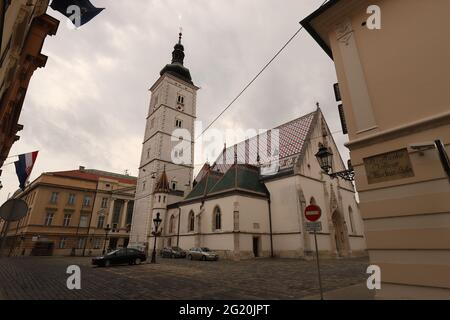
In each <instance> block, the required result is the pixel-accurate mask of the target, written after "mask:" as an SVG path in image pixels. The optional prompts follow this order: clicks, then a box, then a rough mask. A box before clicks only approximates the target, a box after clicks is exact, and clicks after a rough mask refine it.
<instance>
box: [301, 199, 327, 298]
mask: <svg viewBox="0 0 450 320" xmlns="http://www.w3.org/2000/svg"><path fill="white" fill-rule="evenodd" d="M321 215H322V210H321V209H320V207H319V206H316V205H314V204H312V205H309V206H307V207H306V208H305V218H306V219H307V220H308V221H310V222H307V224H308V223H309V224H310V228H311V229H312V231H313V232H314V244H315V246H316V261H317V274H318V276H319V288H320V300H323V289H322V277H321V275H320V262H319V248H318V245H317V230H319V231H320V230H322V225H321V223H320V221H318V220H319V219H320V217H321ZM307 228H308V226H307ZM311 229H310V230H311Z"/></svg>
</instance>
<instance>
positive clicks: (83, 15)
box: [50, 0, 105, 27]
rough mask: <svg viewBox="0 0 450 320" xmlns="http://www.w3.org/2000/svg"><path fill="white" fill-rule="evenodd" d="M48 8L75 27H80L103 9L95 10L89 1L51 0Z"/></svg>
mask: <svg viewBox="0 0 450 320" xmlns="http://www.w3.org/2000/svg"><path fill="white" fill-rule="evenodd" d="M50 8H52V9H53V10H56V11H59V12H61V13H62V14H63V15H65V16H66V17H67V18H69V19H70V20H71V21H72V23H73V24H74V25H75V26H76V27H81V26H82V25H83V24H85V23H88V22H89V21H90V20H91V19H92V18H94V17H95V16H96V15H98V14H99V13H100V12H102V10H103V9H105V8H96V7H95V6H94V5H93V4H92V3H91V2H90V1H89V0H53V1H52V3H51V4H50Z"/></svg>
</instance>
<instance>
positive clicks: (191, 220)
mask: <svg viewBox="0 0 450 320" xmlns="http://www.w3.org/2000/svg"><path fill="white" fill-rule="evenodd" d="M194 228H195V215H194V211H192V210H191V212H189V226H188V231H194Z"/></svg>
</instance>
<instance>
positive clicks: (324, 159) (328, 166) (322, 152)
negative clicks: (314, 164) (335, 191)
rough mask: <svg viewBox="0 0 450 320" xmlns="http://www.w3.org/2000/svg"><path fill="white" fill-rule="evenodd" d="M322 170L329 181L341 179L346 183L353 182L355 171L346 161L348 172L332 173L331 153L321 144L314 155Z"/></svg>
mask: <svg viewBox="0 0 450 320" xmlns="http://www.w3.org/2000/svg"><path fill="white" fill-rule="evenodd" d="M315 156H316V158H317V161H318V162H319V165H320V167H321V168H322V170H323V171H324V172H325V174H327V175H328V176H330V178H331V179H334V178H337V177H339V178H341V179H344V180H347V181H353V180H355V171H354V170H353V167H352V164H351V163H350V160H349V161H348V170H344V171H339V172H333V153H331V151H330V150H328V148H327V147H325V146H324V145H323V144H320V145H319V151H318V152H317V153H316V154H315Z"/></svg>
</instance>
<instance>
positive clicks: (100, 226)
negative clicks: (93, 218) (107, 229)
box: [97, 214, 105, 229]
mask: <svg viewBox="0 0 450 320" xmlns="http://www.w3.org/2000/svg"><path fill="white" fill-rule="evenodd" d="M104 225H105V215H104V214H101V215H99V216H98V220H97V228H98V229H103V226H104Z"/></svg>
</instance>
